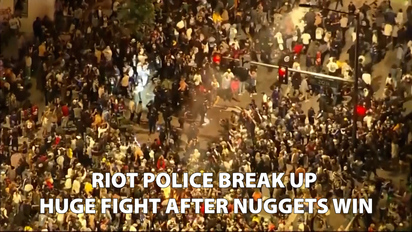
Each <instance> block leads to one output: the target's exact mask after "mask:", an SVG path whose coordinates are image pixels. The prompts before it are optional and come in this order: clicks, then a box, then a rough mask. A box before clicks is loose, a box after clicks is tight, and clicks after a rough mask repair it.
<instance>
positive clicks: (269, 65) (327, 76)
mask: <svg viewBox="0 0 412 232" xmlns="http://www.w3.org/2000/svg"><path fill="white" fill-rule="evenodd" d="M222 59H227V60H234V61H241V60H240V59H233V58H231V57H222ZM249 63H250V64H254V65H259V66H264V67H268V68H277V69H279V68H281V67H282V66H278V65H273V64H266V63H262V62H256V61H250V62H249ZM288 71H291V72H297V73H301V74H306V75H312V76H315V77H318V78H319V77H320V78H324V79H330V80H334V81H342V82H349V83H352V82H353V80H346V79H343V78H341V77H336V76H331V75H327V74H323V73H316V72H310V71H304V70H298V69H293V68H289V67H288Z"/></svg>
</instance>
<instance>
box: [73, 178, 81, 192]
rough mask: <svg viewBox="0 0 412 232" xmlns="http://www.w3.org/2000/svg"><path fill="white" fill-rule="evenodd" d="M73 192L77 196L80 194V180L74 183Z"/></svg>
mask: <svg viewBox="0 0 412 232" xmlns="http://www.w3.org/2000/svg"><path fill="white" fill-rule="evenodd" d="M72 192H73V193H76V194H77V193H79V192H80V182H79V181H78V180H74V181H73V185H72Z"/></svg>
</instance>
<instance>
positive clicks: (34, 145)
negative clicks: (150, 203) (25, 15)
mask: <svg viewBox="0 0 412 232" xmlns="http://www.w3.org/2000/svg"><path fill="white" fill-rule="evenodd" d="M153 3H154V8H155V11H156V18H155V21H156V24H155V26H154V27H153V28H150V29H148V28H146V31H142V33H140V34H139V35H136V36H135V35H132V36H131V35H128V34H125V33H124V30H123V24H122V20H121V17H120V11H122V7H123V6H122V5H123V4H124V2H122V1H120V0H114V1H113V3H112V9H111V10H110V13H107V12H108V10H107V9H104V8H102V6H100V5H97V7H92V6H94V3H92V2H90V3H89V2H86V1H81V0H66V1H65V0H58V1H56V13H55V19H54V21H51V20H49V19H48V18H47V17H46V18H44V19H40V18H37V19H36V20H35V22H34V23H33V32H34V40H33V41H31V42H30V43H23V42H21V43H20V42H19V57H18V59H17V61H16V60H4V61H3V63H2V64H1V65H2V67H1V71H2V76H3V77H4V78H3V79H2V80H0V83H1V90H0V106H1V107H2V108H1V114H2V117H1V118H2V124H1V149H0V164H1V166H0V172H1V174H0V196H1V201H0V209H1V210H0V228H2V229H5V230H26V231H29V230H35V231H37V230H39V231H40V230H41V231H49V230H50V231H51V230H60V231H95V230H100V231H115V230H118V231H120V230H122V231H149V230H153V231H197V230H204V231H209V230H210V231H213V230H214V231H222V230H227V231H245V230H256V231H294V230H300V231H305V230H311V231H316V230H330V229H331V226H332V225H331V222H330V221H331V219H332V218H331V217H330V216H329V214H326V215H317V214H316V213H314V214H311V215H309V214H305V217H302V218H300V217H299V218H298V219H297V220H296V221H295V222H294V223H286V221H287V218H288V217H287V216H288V215H281V214H278V215H270V216H266V215H250V214H245V215H242V214H234V213H233V212H232V211H230V213H229V214H227V215H217V214H216V215H205V214H204V213H201V214H195V213H194V210H193V208H192V209H190V210H189V213H187V214H184V215H181V214H179V215H167V214H165V212H164V209H165V205H166V203H167V200H168V199H170V198H175V199H180V198H200V197H206V198H226V199H228V201H229V202H230V203H231V202H233V199H234V198H254V199H255V200H257V199H259V198H263V200H265V198H267V197H273V198H276V199H282V198H302V197H305V198H317V197H325V198H329V199H330V198H345V199H346V198H372V199H373V204H374V205H373V209H374V214H373V215H368V214H365V215H347V217H348V220H347V221H351V226H352V227H353V228H354V229H356V228H358V227H360V228H363V229H366V228H368V229H369V230H370V231H377V230H379V231H384V230H388V231H394V230H396V231H398V230H403V229H405V230H407V229H408V228H409V229H410V227H411V224H410V221H411V208H410V204H411V194H412V192H411V191H412V189H411V186H412V185H411V181H412V180H411V176H412V175H411V171H412V167H411V160H410V151H411V150H412V149H411V145H412V128H411V126H412V122H411V120H412V118H411V117H407V116H405V117H404V116H403V106H402V103H403V101H402V100H403V99H404V98H405V96H407V94H410V93H411V92H410V90H408V88H407V87H408V85H399V84H397V83H398V82H399V81H402V82H405V83H410V75H409V74H408V73H409V72H410V70H408V68H409V67H408V65H407V64H408V61H409V60H410V52H409V51H410V49H409V48H407V46H410V44H409V43H411V42H408V41H410V38H409V37H410V34H409V33H407V32H408V30H409V29H408V25H409V24H408V23H410V21H411V20H412V17H410V16H411V10H412V8H411V9H409V8H410V7H409V8H408V10H407V11H406V14H405V13H403V12H402V10H400V11H399V12H398V13H394V12H393V10H392V7H391V5H390V1H383V3H382V4H381V5H380V6H378V5H376V4H375V5H373V6H372V7H371V6H368V5H366V4H365V5H364V6H362V7H361V8H359V9H356V7H355V5H354V4H353V3H350V4H349V6H348V9H347V10H348V11H349V12H351V13H354V12H360V14H361V16H360V18H361V25H360V26H359V25H356V21H355V20H354V18H353V17H352V16H351V15H349V16H347V15H344V14H338V13H335V12H332V11H328V10H320V11H319V10H316V9H302V8H298V7H297V2H295V3H293V4H292V3H291V2H290V1H282V0H279V1H275V0H272V1H256V2H253V1H224V0H216V1H191V2H187V1H161V0H160V1H154V2H153ZM126 4H127V3H126ZM318 4H321V5H323V6H326V5H329V4H330V2H328V1H318ZM338 4H339V1H338ZM338 4H337V7H338ZM90 9H91V12H90ZM11 20H14V21H11V22H16V21H17V22H19V21H18V20H16V17H12V19H11ZM14 26H16V25H15V24H14V23H13V28H14ZM18 27H19V24H17V27H16V28H17V29H16V31H15V32H16V33H13V35H17V38H18V39H19V41H20V40H22V37H21V36H19V33H17V32H18ZM389 27H390V28H391V30H390V32H388V30H389ZM13 28H11V29H13ZM354 28H358V30H361V31H360V38H356V37H354V36H352V40H353V41H355V40H356V39H359V40H361V43H360V44H361V48H362V49H361V56H360V57H355V55H354V47H353V46H352V47H351V48H350V49H349V50H348V53H349V59H348V61H345V62H342V61H340V60H339V58H340V55H341V53H342V51H343V47H344V45H345V44H346V43H350V41H346V38H347V36H346V35H347V34H348V33H353V34H354V35H355V32H354ZM402 32H403V33H402ZM391 43H392V45H393V46H392V48H390V46H389V45H390V44H391ZM388 49H397V55H401V57H398V56H397V59H398V63H397V64H394V66H393V67H392V68H391V69H390V70H388V72H389V73H390V74H389V75H388V78H387V80H386V84H387V85H386V89H389V90H390V91H389V90H388V91H384V92H385V93H384V98H382V99H380V98H379V99H378V98H377V96H374V94H373V93H374V89H373V88H372V86H373V82H374V80H373V78H372V76H371V75H372V71H373V69H374V64H376V63H378V62H379V60H381V59H382V58H383V57H384V54H381V53H384V52H386V51H387V50H388ZM402 49H403V50H402ZM403 51H405V52H403ZM379 52H381V53H379ZM375 53H376V54H375ZM378 53H379V55H378ZM369 57H370V58H371V59H370V60H371V61H368V60H369ZM356 60H358V61H359V62H360V65H359V66H360V73H361V75H362V76H361V78H359V81H360V84H361V85H360V86H362V89H364V90H363V91H359V97H360V102H362V104H363V105H364V108H365V109H367V110H366V112H365V114H364V115H361V117H360V118H361V120H360V121H359V122H357V123H358V124H359V126H358V131H357V139H356V141H357V142H356V144H354V143H353V138H352V133H351V128H352V125H353V123H354V122H352V121H351V120H352V113H353V111H352V110H351V108H352V106H351V105H350V103H349V102H347V101H345V98H344V97H345V96H346V95H348V94H349V93H350V91H351V88H350V86H342V85H341V86H339V85H338V86H336V87H326V86H320V85H319V83H317V82H314V79H313V78H311V77H310V76H304V75H302V74H300V73H290V74H291V75H290V81H289V82H288V83H289V86H288V87H287V88H286V90H285V88H284V86H282V84H281V83H275V84H274V85H273V86H272V88H271V91H272V92H271V93H264V94H263V96H262V101H261V102H260V100H259V102H256V100H255V98H253V95H257V93H258V92H257V86H258V83H257V82H258V81H259V75H260V72H261V70H262V69H261V68H259V69H258V68H257V67H256V66H255V65H253V63H251V61H256V62H263V63H268V64H275V65H282V66H289V67H290V68H294V69H297V70H299V69H302V70H304V69H306V70H308V71H316V72H325V73H327V74H329V75H333V76H337V77H341V78H342V80H344V81H345V80H353V68H352V67H354V62H355V61H356ZM302 61H303V62H302ZM268 71H269V72H270V71H271V70H268ZM398 77H399V79H398ZM401 77H402V78H401ZM398 80H399V81H398ZM34 81H36V82H37V83H36V85H35V86H37V88H38V89H39V91H41V92H42V93H43V94H44V101H45V109H44V110H42V108H43V106H42V103H40V102H32V101H30V97H29V96H30V95H29V91H28V90H29V89H30V88H34V87H32V86H31V85H33V84H34V83H33V82H34ZM400 87H402V89H404V91H394V90H397V89H400ZM403 87H406V88H403ZM409 89H410V84H409ZM292 90H293V91H292ZM246 92H249V93H250V96H251V97H252V100H251V103H250V104H249V105H248V106H247V107H246V108H239V109H238V110H236V111H234V112H233V113H232V115H231V117H230V118H228V119H224V118H219V119H221V121H220V122H221V126H222V127H223V128H224V130H223V134H222V135H221V137H220V138H217V139H216V140H214V141H210V143H208V146H207V147H206V148H203V147H200V145H199V144H200V138H199V136H198V135H199V127H200V126H207V121H208V119H207V116H208V115H207V112H208V110H209V109H210V108H211V107H213V106H214V105H215V104H217V103H218V102H219V101H220V100H223V101H232V100H235V101H239V99H240V97H241V96H242V95H243V94H244V93H246ZM405 93H406V94H405ZM318 94H319V95H320V97H319V108H320V110H319V111H318V112H316V111H315V110H314V108H310V109H309V110H308V111H307V112H305V111H304V109H303V107H302V102H304V101H307V100H309V98H311V95H318ZM235 104H236V102H235ZM330 105H333V107H330ZM173 119H177V121H178V125H177V126H176V124H175V123H174V120H173ZM146 122H147V125H146ZM146 126H148V127H147V129H148V132H149V134H150V135H153V134H155V138H154V139H153V137H150V138H151V140H149V141H148V142H144V143H143V142H142V141H139V139H138V138H139V134H140V133H145V132H142V130H141V128H146ZM183 134H184V135H185V136H182V135H183ZM183 137H186V138H187V141H182V138H183ZM379 168H382V169H385V170H389V171H394V170H398V171H399V172H400V173H399V174H400V175H401V176H403V177H404V178H403V179H402V180H401V181H400V183H394V182H393V181H391V180H390V179H389V180H388V179H385V178H383V177H380V176H379V175H377V169H379ZM97 171H98V172H107V173H112V174H113V173H116V172H140V173H142V172H153V173H160V172H169V173H171V172H177V173H183V172H189V173H193V172H215V173H218V172H220V171H225V172H242V173H246V172H255V173H258V174H259V173H272V172H298V173H300V172H316V173H317V175H318V181H317V183H316V184H314V185H313V186H312V187H311V188H310V189H300V190H296V189H292V188H291V186H290V184H288V181H289V180H288V179H284V182H285V183H286V184H285V185H286V186H287V188H286V189H280V188H279V189H255V190H254V189H219V188H218V187H217V184H216V187H215V188H213V189H196V188H193V187H191V186H190V187H189V188H188V189H172V188H170V187H169V188H163V189H162V188H159V187H158V186H156V185H154V184H152V185H151V186H150V187H149V188H146V189H145V188H143V186H142V185H137V186H136V187H135V188H133V189H131V188H128V187H125V188H122V189H116V188H110V189H99V188H92V186H91V176H92V173H93V172H97ZM180 176H182V175H180ZM372 177H374V178H372ZM139 182H140V181H139V180H137V182H135V183H139ZM40 198H46V199H48V198H69V199H73V198H96V199H97V202H99V199H101V198H135V199H141V198H161V199H162V200H163V204H162V205H161V206H160V209H159V210H158V211H159V212H160V213H157V214H153V213H150V212H149V213H148V214H143V213H140V214H123V213H117V214H114V213H113V212H110V211H107V212H106V213H104V214H101V213H97V214H93V215H90V214H78V215H77V214H74V213H72V212H67V213H65V214H51V213H48V214H39V203H40ZM98 207H99V203H98V205H97V208H98ZM229 208H230V207H229ZM345 226H346V225H345ZM334 229H338V228H334ZM339 229H342V228H339Z"/></svg>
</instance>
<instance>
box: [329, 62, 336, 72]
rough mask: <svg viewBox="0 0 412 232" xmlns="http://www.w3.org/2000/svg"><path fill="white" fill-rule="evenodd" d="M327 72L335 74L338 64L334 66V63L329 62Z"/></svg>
mask: <svg viewBox="0 0 412 232" xmlns="http://www.w3.org/2000/svg"><path fill="white" fill-rule="evenodd" d="M327 67H328V70H329V72H332V73H334V72H336V70H338V68H339V67H338V64H336V63H335V62H329V64H328V65H327Z"/></svg>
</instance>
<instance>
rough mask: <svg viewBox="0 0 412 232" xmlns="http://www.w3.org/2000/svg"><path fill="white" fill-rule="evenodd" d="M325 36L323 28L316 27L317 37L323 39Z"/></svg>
mask: <svg viewBox="0 0 412 232" xmlns="http://www.w3.org/2000/svg"><path fill="white" fill-rule="evenodd" d="M322 36H323V28H321V27H318V28H316V39H322Z"/></svg>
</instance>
